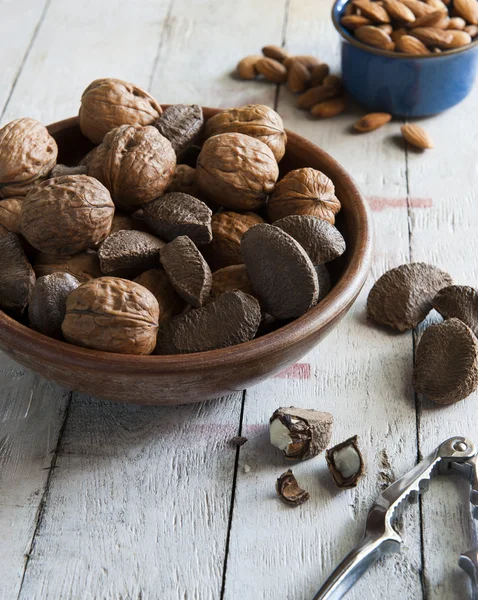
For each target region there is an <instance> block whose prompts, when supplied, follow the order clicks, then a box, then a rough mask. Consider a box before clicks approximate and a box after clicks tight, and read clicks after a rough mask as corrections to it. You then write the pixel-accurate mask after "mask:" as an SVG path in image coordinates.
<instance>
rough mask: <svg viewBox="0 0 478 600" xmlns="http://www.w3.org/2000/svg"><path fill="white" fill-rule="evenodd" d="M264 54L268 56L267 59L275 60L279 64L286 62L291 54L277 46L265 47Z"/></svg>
mask: <svg viewBox="0 0 478 600" xmlns="http://www.w3.org/2000/svg"><path fill="white" fill-rule="evenodd" d="M262 54H263V55H264V56H267V58H273V59H274V60H278V61H279V62H284V60H285V59H286V58H288V56H289V53H288V52H287V51H286V50H284V48H281V47H280V46H276V45H275V44H271V45H269V46H264V48H262Z"/></svg>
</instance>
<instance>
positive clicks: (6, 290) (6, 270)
mask: <svg viewBox="0 0 478 600" xmlns="http://www.w3.org/2000/svg"><path fill="white" fill-rule="evenodd" d="M0 256H1V257H2V259H1V260H0V307H1V308H2V309H8V310H14V311H19V312H23V311H24V310H25V308H26V306H27V304H28V303H29V302H30V298H31V295H32V292H33V286H34V285H35V273H34V272H33V269H32V267H31V265H30V263H29V262H28V259H27V257H26V255H25V252H24V250H23V246H22V243H21V242H20V238H19V237H18V235H17V234H16V233H12V232H11V231H8V230H7V229H5V228H4V227H2V226H1V225H0Z"/></svg>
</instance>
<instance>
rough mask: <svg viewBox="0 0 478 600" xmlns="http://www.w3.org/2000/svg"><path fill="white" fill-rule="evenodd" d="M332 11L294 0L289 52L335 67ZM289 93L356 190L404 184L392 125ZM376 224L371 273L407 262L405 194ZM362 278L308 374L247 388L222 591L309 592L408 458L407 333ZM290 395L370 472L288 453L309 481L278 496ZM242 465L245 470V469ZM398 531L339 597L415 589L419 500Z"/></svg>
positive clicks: (293, 114) (380, 190) (307, 129)
mask: <svg viewBox="0 0 478 600" xmlns="http://www.w3.org/2000/svg"><path fill="white" fill-rule="evenodd" d="M329 10H330V5H329V4H328V3H325V2H324V3H322V2H315V1H314V0H307V1H304V0H292V2H291V4H290V11H289V18H288V26H287V31H286V47H287V49H288V50H289V51H290V52H292V53H297V54H314V55H317V56H319V57H320V58H321V59H322V60H324V61H326V62H328V63H330V65H331V67H332V70H333V71H334V72H337V67H338V62H339V56H338V52H339V47H338V44H337V37H336V33H335V31H334V30H333V27H332V25H331V23H330V22H329V19H328V15H329ZM275 41H279V40H275ZM246 85H250V86H253V85H254V82H252V83H250V84H249V83H248V84H246ZM293 102H294V96H293V95H292V94H291V93H290V92H289V91H288V90H286V89H281V93H280V96H279V105H278V109H279V112H280V113H281V115H282V116H283V117H284V119H285V123H286V126H287V127H288V128H290V129H292V130H293V131H296V132H297V133H300V134H302V135H305V136H307V137H308V138H309V139H311V140H312V141H314V142H315V143H317V144H318V145H320V146H321V147H323V148H324V149H326V150H327V151H328V152H330V153H331V154H332V156H334V157H335V158H337V159H338V160H339V161H340V162H341V163H342V164H343V165H345V166H346V168H348V169H349V170H350V171H351V172H352V173H353V175H354V177H355V178H356V180H357V182H358V184H359V187H361V188H362V191H363V193H364V194H365V195H371V196H379V197H391V198H394V197H397V198H403V197H404V196H406V195H407V189H406V171H405V153H404V150H403V149H402V148H400V147H398V146H397V145H396V144H395V143H394V141H393V140H391V139H390V131H389V130H387V129H382V130H378V131H376V132H373V133H371V134H368V135H366V136H359V135H354V134H353V133H351V131H350V130H351V127H352V125H353V123H354V121H355V120H356V118H358V115H359V114H361V113H360V110H359V109H358V110H357V111H354V109H352V112H356V113H357V114H348V115H343V116H341V117H338V118H336V119H333V120H330V121H312V120H310V118H309V117H308V115H307V113H304V112H302V111H299V110H297V109H296V108H294V106H293ZM392 204H393V203H392ZM375 233H376V256H375V264H374V267H373V279H374V280H375V279H376V278H377V277H378V276H379V275H381V274H382V273H383V272H384V271H385V270H387V269H388V268H390V267H392V266H396V265H398V264H400V263H403V262H407V261H408V255H409V244H408V222H407V208H406V204H404V203H402V204H401V205H399V206H394V205H393V206H383V209H382V210H381V211H380V212H378V213H377V214H376V215H375ZM371 284H372V281H369V285H368V286H366V288H367V289H366V290H364V292H363V293H362V294H361V296H360V297H359V300H358V301H357V302H356V304H355V305H354V307H353V309H352V311H351V312H350V313H349V314H348V316H347V317H346V318H345V319H344V321H343V322H342V324H341V326H340V327H339V328H338V329H337V330H335V331H334V332H332V333H331V334H330V335H329V337H328V338H327V339H326V340H325V341H324V342H322V343H321V344H320V346H318V347H317V348H316V349H315V350H314V351H312V352H311V353H310V354H309V355H307V357H305V358H304V359H303V361H306V362H310V363H311V369H312V372H313V377H312V378H310V379H287V380H278V379H272V380H269V381H268V382H266V383H264V384H262V385H260V386H257V387H255V388H252V389H250V390H248V391H247V393H246V403H245V409H244V425H243V435H245V436H246V437H249V442H248V443H247V444H245V445H244V446H242V447H241V449H240V461H239V469H238V479H237V488H236V497H235V505H234V512H233V522H232V530H231V543H230V552H229V561H228V565H227V573H226V593H225V598H226V599H227V600H233V599H235V598H239V597H251V598H252V597H261V598H264V599H271V600H272V599H275V598H309V597H311V596H312V595H313V593H315V592H316V591H317V589H318V588H319V586H320V584H321V583H322V582H323V581H324V579H325V578H326V577H327V576H328V574H329V573H330V572H331V570H332V569H333V568H334V567H335V565H336V564H337V563H338V562H339V560H340V559H341V558H342V557H343V556H344V555H345V554H346V553H347V552H348V550H349V549H350V548H351V546H352V545H353V544H354V543H355V542H356V541H358V539H359V538H360V537H361V535H362V532H363V527H364V522H365V517H366V514H367V512H368V509H369V508H370V505H371V503H372V502H373V500H374V499H375V498H376V496H377V495H378V493H379V492H380V490H381V487H382V486H385V487H386V486H387V485H388V484H389V483H391V481H392V480H393V479H394V478H395V477H397V476H400V475H401V474H403V473H404V472H406V471H407V470H409V469H410V468H411V467H412V466H413V465H414V464H415V460H416V454H417V444H416V423H415V406H414V397H413V392H412V389H411V371H412V336H411V335H404V336H396V335H394V334H391V333H389V332H388V331H385V330H382V329H379V328H377V327H374V326H373V325H372V324H371V323H369V322H367V321H366V318H365V300H366V296H367V293H368V289H369V288H370V286H371ZM291 404H295V405H297V406H301V407H304V408H316V409H319V410H325V411H329V412H331V413H332V414H333V415H334V417H335V425H334V433H333V443H338V442H340V441H343V440H344V439H346V438H347V437H348V436H350V435H353V434H356V433H357V434H358V435H359V441H360V446H361V448H362V450H363V452H364V456H365V462H366V465H367V475H366V476H365V478H364V479H363V481H362V482H361V483H360V484H359V486H358V487H357V488H356V489H355V490H350V491H343V492H340V491H339V490H338V489H337V488H336V487H335V485H334V483H333V481H332V479H331V477H330V475H329V473H328V471H327V469H326V466H325V459H324V456H321V457H319V458H317V459H313V460H311V461H308V462H306V463H304V464H298V465H296V466H294V465H293V464H292V468H293V469H294V472H295V473H296V475H297V477H298V479H299V483H300V484H301V485H302V486H303V487H304V488H305V489H307V490H308V491H309V492H310V495H311V499H310V500H309V502H307V503H306V504H304V505H302V506H301V507H299V508H296V509H290V507H287V506H284V505H282V504H281V503H280V501H279V499H278V498H277V496H276V493H275V489H274V484H275V479H276V478H277V477H278V476H279V475H280V474H281V473H282V472H283V471H285V470H286V469H287V468H288V467H290V466H291V465H290V463H286V462H285V461H284V460H283V458H282V456H281V455H280V453H279V452H278V451H275V449H274V448H272V447H271V446H270V444H269V441H268V428H267V423H268V420H269V418H270V416H271V414H272V412H273V411H274V410H275V409H276V408H277V407H279V406H290V405H291ZM245 465H248V466H250V471H248V472H245V470H244V466H245ZM400 530H401V531H403V535H404V540H405V543H404V547H403V552H402V554H401V555H399V556H392V555H391V556H390V557H389V558H388V559H387V560H384V561H381V563H380V564H379V565H376V566H375V567H374V568H373V569H372V570H371V571H370V572H369V573H368V574H367V575H366V576H365V577H364V579H363V580H362V581H361V582H360V583H358V584H357V585H356V586H355V587H354V588H353V589H352V590H351V592H350V594H349V596H347V597H350V598H351V599H354V598H355V599H357V600H359V599H363V598H367V599H372V598H374V599H379V598H383V597H387V598H406V599H408V600H412V599H413V600H415V599H417V598H421V597H422V591H421V582H420V568H421V557H420V534H419V521H418V511H417V508H416V507H410V509H409V510H407V512H406V514H405V516H404V519H403V522H402V523H401V529H400ZM245 532H246V533H245ZM258 590H260V594H259V593H258Z"/></svg>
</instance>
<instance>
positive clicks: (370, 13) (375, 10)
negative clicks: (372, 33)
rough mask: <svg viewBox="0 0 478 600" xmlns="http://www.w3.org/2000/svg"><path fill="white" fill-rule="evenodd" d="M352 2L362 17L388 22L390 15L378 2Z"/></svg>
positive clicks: (356, 0) (358, 0) (367, 0)
mask: <svg viewBox="0 0 478 600" xmlns="http://www.w3.org/2000/svg"><path fill="white" fill-rule="evenodd" d="M353 4H354V5H355V6H356V7H357V8H359V9H360V11H361V14H362V15H363V16H364V17H368V18H369V19H372V21H375V22H376V23H390V15H389V14H388V13H387V11H386V10H385V8H383V6H380V4H379V3H378V2H370V1H369V0H353Z"/></svg>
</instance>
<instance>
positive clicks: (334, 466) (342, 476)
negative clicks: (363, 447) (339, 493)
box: [325, 435, 365, 488]
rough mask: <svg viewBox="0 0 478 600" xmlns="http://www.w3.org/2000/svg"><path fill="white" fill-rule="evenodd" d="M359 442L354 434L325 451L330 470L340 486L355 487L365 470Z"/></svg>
mask: <svg viewBox="0 0 478 600" xmlns="http://www.w3.org/2000/svg"><path fill="white" fill-rule="evenodd" d="M357 442H358V438H357V436H356V435H354V436H353V437H351V438H349V439H347V440H345V442H341V443H340V444H337V445H336V446H334V447H333V448H330V449H329V450H327V451H326V453H325V460H326V461H327V466H328V467H329V471H330V473H331V475H332V477H333V478H334V481H335V483H336V485H337V486H338V487H340V488H354V487H355V486H356V485H357V483H358V481H359V479H360V478H361V477H362V475H363V473H364V471H365V467H364V462H363V457H362V453H361V452H360V449H359V447H358V443H357Z"/></svg>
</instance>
